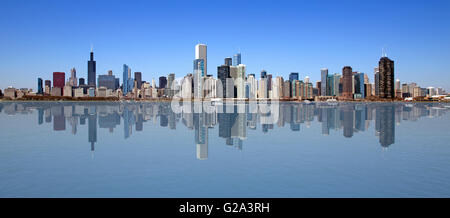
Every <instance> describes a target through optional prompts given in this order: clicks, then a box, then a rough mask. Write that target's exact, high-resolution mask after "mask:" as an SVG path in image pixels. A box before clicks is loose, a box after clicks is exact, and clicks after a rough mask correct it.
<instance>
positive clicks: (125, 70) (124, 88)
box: [122, 64, 130, 96]
mask: <svg viewBox="0 0 450 218" xmlns="http://www.w3.org/2000/svg"><path fill="white" fill-rule="evenodd" d="M128 69H129V67H128V65H126V64H124V65H123V77H122V80H123V84H122V93H123V96H125V95H127V93H128V92H129V91H130V90H128V87H129V85H128V82H129V78H128Z"/></svg>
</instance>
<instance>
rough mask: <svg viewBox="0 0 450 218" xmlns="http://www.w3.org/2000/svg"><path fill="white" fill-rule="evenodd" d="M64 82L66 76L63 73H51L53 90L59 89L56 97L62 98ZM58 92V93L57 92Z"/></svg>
mask: <svg viewBox="0 0 450 218" xmlns="http://www.w3.org/2000/svg"><path fill="white" fill-rule="evenodd" d="M65 81H66V74H65V73H64V72H53V88H59V89H58V90H60V93H58V94H57V96H62V95H63V94H64V93H63V89H64V83H65ZM58 92H59V91H58Z"/></svg>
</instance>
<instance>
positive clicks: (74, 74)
mask: <svg viewBox="0 0 450 218" xmlns="http://www.w3.org/2000/svg"><path fill="white" fill-rule="evenodd" d="M77 82H78V81H77V70H75V67H74V68H72V69H70V78H69V85H70V86H77V84H78V83H77Z"/></svg>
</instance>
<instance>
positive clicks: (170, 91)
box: [167, 73, 175, 97]
mask: <svg viewBox="0 0 450 218" xmlns="http://www.w3.org/2000/svg"><path fill="white" fill-rule="evenodd" d="M174 82H175V74H174V73H170V74H169V75H168V76H167V95H168V96H169V97H173V96H174V87H173V86H174Z"/></svg>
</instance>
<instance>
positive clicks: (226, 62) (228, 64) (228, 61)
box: [225, 57, 233, 66]
mask: <svg viewBox="0 0 450 218" xmlns="http://www.w3.org/2000/svg"><path fill="white" fill-rule="evenodd" d="M231 65H233V59H232V58H230V57H227V58H225V66H231Z"/></svg>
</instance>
